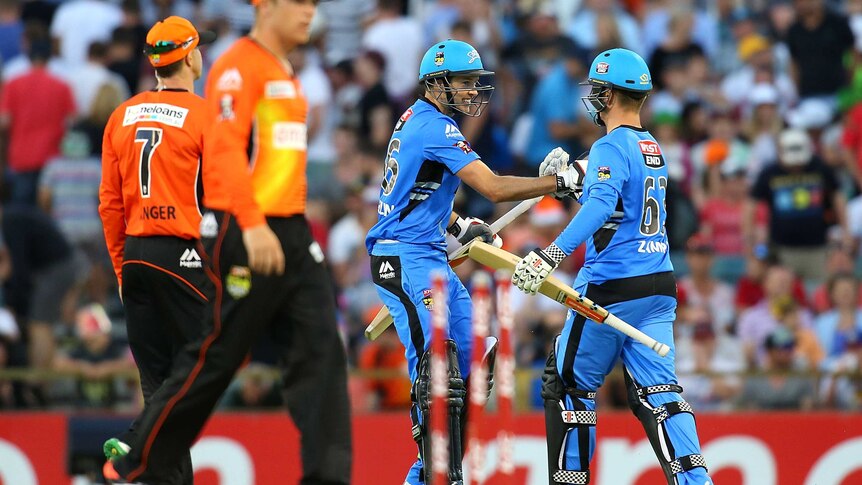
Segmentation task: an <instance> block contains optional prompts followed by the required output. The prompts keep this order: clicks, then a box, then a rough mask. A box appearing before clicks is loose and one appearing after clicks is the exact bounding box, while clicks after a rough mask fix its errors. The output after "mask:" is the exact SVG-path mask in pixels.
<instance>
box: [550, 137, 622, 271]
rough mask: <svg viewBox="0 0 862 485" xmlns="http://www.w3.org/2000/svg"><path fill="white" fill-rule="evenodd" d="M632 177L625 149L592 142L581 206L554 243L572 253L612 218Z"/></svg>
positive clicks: (564, 250)
mask: <svg viewBox="0 0 862 485" xmlns="http://www.w3.org/2000/svg"><path fill="white" fill-rule="evenodd" d="M628 178H629V168H628V165H627V164H626V161H625V158H623V156H622V153H621V152H620V151H619V149H617V148H616V147H614V146H613V145H610V144H608V143H599V144H596V145H593V148H592V149H591V150H590V155H589V162H588V163H587V174H586V178H585V179H584V195H583V196H581V204H582V205H581V210H579V211H578V213H577V215H575V218H574V219H572V222H570V223H569V225H568V226H566V228H565V229H563V232H561V233H560V235H559V236H557V239H556V240H555V241H554V244H556V245H557V247H559V248H560V249H562V250H563V252H564V253H566V254H572V252H573V251H574V250H575V249H577V247H578V246H580V245H581V244H582V243H583V242H584V241H586V240H587V238H588V237H590V236H592V235H593V234H594V233H595V232H596V231H598V230H599V229H600V228H601V227H602V225H603V224H604V223H605V222H607V221H608V219H610V217H611V215H612V214H613V213H614V210H615V209H616V207H617V201H618V200H619V198H620V195H621V194H622V189H623V185H624V184H625V182H626V180H628Z"/></svg>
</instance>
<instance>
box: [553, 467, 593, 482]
mask: <svg viewBox="0 0 862 485" xmlns="http://www.w3.org/2000/svg"><path fill="white" fill-rule="evenodd" d="M551 478H552V479H553V480H554V483H566V484H571V485H587V484H589V483H590V471H589V470H586V471H572V470H557V471H555V472H554V475H553V477H551Z"/></svg>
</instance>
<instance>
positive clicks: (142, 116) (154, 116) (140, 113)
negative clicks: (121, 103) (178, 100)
mask: <svg viewBox="0 0 862 485" xmlns="http://www.w3.org/2000/svg"><path fill="white" fill-rule="evenodd" d="M188 114H189V110H188V108H182V107H180V106H174V105H172V104H166V103H142V104H136V105H132V106H128V107H126V113H125V115H124V116H123V126H129V125H134V124H135V123H139V122H142V121H152V122H155V123H161V124H163V125H168V126H173V127H176V128H182V127H183V124H184V123H185V122H186V117H187V116H188Z"/></svg>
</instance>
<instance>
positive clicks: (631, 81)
mask: <svg viewBox="0 0 862 485" xmlns="http://www.w3.org/2000/svg"><path fill="white" fill-rule="evenodd" d="M587 82H588V83H589V84H594V85H599V86H612V87H614V88H617V89H623V90H626V91H635V92H647V91H651V90H652V76H651V75H650V72H649V67H647V63H646V61H644V59H643V57H641V56H639V55H638V54H637V53H636V52H632V51H630V50H628V49H621V48H616V49H610V50H606V51H604V52H602V53H601V54H599V55H597V56H596V58H595V59H593V63H592V64H591V65H590V75H589V78H588V81H587Z"/></svg>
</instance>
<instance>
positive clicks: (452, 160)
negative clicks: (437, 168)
mask: <svg viewBox="0 0 862 485" xmlns="http://www.w3.org/2000/svg"><path fill="white" fill-rule="evenodd" d="M422 130H423V131H424V132H425V133H424V136H423V139H424V141H425V142H424V143H423V146H422V150H423V152H422V155H423V156H424V157H425V159H426V160H433V161H435V162H440V163H442V164H443V165H446V167H447V168H448V169H449V170H450V171H451V172H452V173H458V171H459V170H461V169H462V168H464V167H466V166H467V165H468V164H469V163H471V162H474V161H476V160H478V159H479V155H478V154H477V153H476V152H474V151H473V148H472V147H471V146H470V143H469V142H467V140H465V139H464V135H462V134H461V130H459V129H458V125H456V124H455V122H454V121H452V120H450V119H447V118H440V119H435V120H433V121H431V122H430V123H428V124H426V125H425V126H423V127H422Z"/></svg>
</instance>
